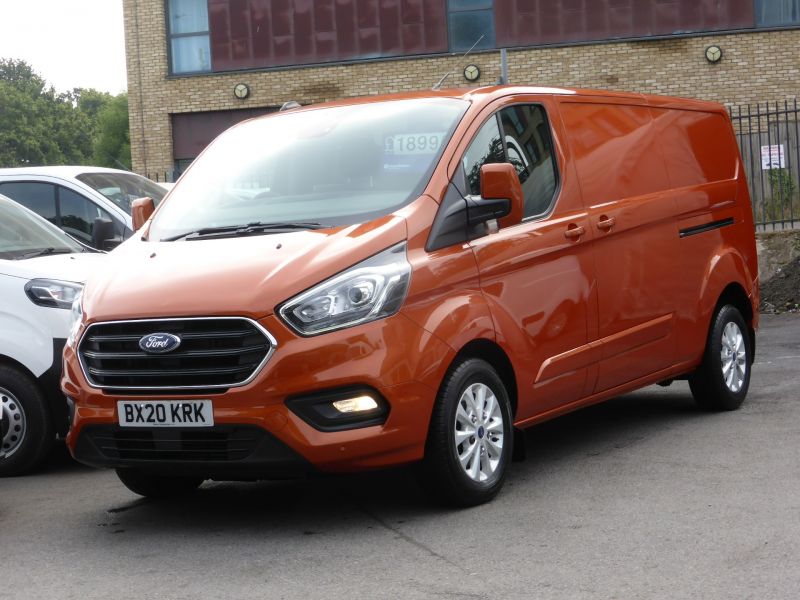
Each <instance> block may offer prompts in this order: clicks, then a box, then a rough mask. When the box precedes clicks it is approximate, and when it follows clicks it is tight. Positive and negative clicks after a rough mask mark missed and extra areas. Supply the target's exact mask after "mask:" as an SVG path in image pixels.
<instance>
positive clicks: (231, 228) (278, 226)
mask: <svg viewBox="0 0 800 600" xmlns="http://www.w3.org/2000/svg"><path fill="white" fill-rule="evenodd" d="M322 227H323V225H322V224H321V223H315V222H312V221H295V222H286V223H261V222H258V221H257V222H254V223H248V224H247V225H225V226H222V227H204V228H203V229H197V230H195V231H187V232H185V233H181V234H179V235H173V236H171V237H166V238H162V239H161V241H162V242H174V241H176V240H197V239H200V238H215V237H236V236H240V235H252V234H254V233H283V232H286V231H296V230H298V229H320V228H322Z"/></svg>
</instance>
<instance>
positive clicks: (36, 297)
mask: <svg viewBox="0 0 800 600" xmlns="http://www.w3.org/2000/svg"><path fill="white" fill-rule="evenodd" d="M82 289H83V286H82V285H81V284H80V283H73V282H71V281H58V280H56V279H31V280H30V281H29V282H28V283H26V284H25V293H26V294H27V295H28V298H30V299H31V302H33V303H34V304H38V305H39V306H49V307H50V308H70V307H71V306H72V302H73V301H74V300H75V298H76V297H77V296H78V295H79V294H80V292H81V290H82Z"/></svg>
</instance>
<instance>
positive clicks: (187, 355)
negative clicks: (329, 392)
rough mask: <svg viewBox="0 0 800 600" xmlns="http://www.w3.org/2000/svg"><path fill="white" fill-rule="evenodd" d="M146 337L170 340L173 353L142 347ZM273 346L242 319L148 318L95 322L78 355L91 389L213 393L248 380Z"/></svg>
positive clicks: (266, 336) (266, 335) (266, 334)
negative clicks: (190, 390)
mask: <svg viewBox="0 0 800 600" xmlns="http://www.w3.org/2000/svg"><path fill="white" fill-rule="evenodd" d="M156 334H162V337H159V336H156ZM163 334H167V335H166V336H163ZM150 336H155V337H156V338H158V340H159V341H160V340H161V339H169V340H173V341H171V342H169V344H168V345H169V346H173V348H169V349H168V350H164V347H159V345H158V344H156V345H154V346H155V347H151V348H148V344H147V343H146V342H143V343H140V342H142V340H146V339H148V338H149V337H150ZM175 339H177V341H175ZM176 344H177V345H176ZM275 345H276V342H275V339H274V338H273V337H272V336H271V335H270V334H269V332H268V331H267V330H266V329H264V328H263V327H261V326H260V325H259V324H258V323H256V322H255V321H252V320H250V319H245V318H243V317H208V318H184V319H152V320H141V321H113V322H105V323H94V324H92V325H90V326H89V327H88V328H87V330H86V332H85V333H84V334H83V337H82V338H81V342H80V344H79V346H78V355H79V357H80V361H81V367H82V368H83V373H84V375H85V376H86V379H87V380H88V381H89V384H90V385H92V386H93V387H99V388H106V389H114V390H143V389H147V390H176V389H211V388H230V387H235V386H241V385H245V384H247V383H249V382H250V381H252V380H253V378H254V377H255V376H256V374H257V373H258V372H259V371H260V370H261V368H262V367H263V366H264V365H265V364H266V362H267V360H269V357H270V356H271V355H272V352H273V351H274V348H275Z"/></svg>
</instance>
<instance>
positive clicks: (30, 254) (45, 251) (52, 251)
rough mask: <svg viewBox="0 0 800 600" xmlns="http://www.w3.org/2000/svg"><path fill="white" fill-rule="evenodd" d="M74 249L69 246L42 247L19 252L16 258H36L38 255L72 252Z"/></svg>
mask: <svg viewBox="0 0 800 600" xmlns="http://www.w3.org/2000/svg"><path fill="white" fill-rule="evenodd" d="M73 252H74V250H72V249H70V248H42V249H41V250H33V251H32V252H26V253H25V254H20V255H19V256H18V257H17V258H16V260H24V259H26V258H36V257H38V256H47V255H48V254H72V253H73Z"/></svg>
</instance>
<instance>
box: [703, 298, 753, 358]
mask: <svg viewBox="0 0 800 600" xmlns="http://www.w3.org/2000/svg"><path fill="white" fill-rule="evenodd" d="M726 304H730V305H731V306H734V307H735V308H736V309H737V310H738V311H739V312H740V313H742V317H743V318H744V321H745V323H747V332H748V333H749V334H750V335H749V336H748V337H749V338H750V359H751V361H752V360H754V358H755V354H756V332H755V327H754V326H753V317H754V313H753V305H752V303H751V302H750V298H749V297H748V296H747V292H746V291H745V290H744V288H743V287H742V286H741V285H740V284H739V283H737V282H733V283H729V284H728V285H727V286H726V287H725V289H723V290H722V293H721V294H720V295H719V299H718V300H717V303H716V304H715V305H714V311H713V312H712V314H711V319H710V321H709V325H708V331H709V334H710V333H711V327H713V325H714V316H715V315H716V314H717V313H718V312H719V309H720V308H722V307H723V306H725V305H726Z"/></svg>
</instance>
